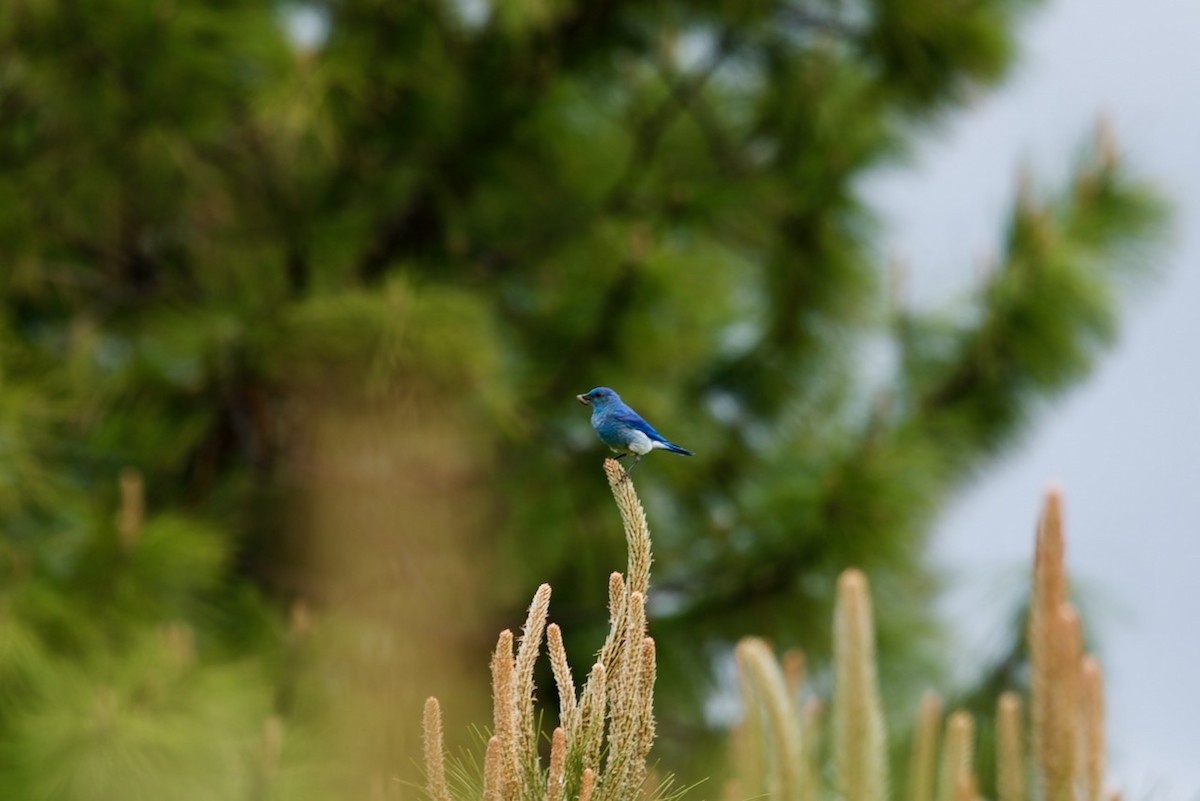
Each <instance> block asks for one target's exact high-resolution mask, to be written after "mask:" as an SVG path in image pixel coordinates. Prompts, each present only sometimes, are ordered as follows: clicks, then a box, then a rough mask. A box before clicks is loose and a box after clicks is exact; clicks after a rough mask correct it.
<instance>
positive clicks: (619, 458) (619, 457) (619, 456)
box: [612, 453, 629, 462]
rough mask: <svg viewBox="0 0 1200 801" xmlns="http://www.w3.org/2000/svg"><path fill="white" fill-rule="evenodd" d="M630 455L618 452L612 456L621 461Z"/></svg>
mask: <svg viewBox="0 0 1200 801" xmlns="http://www.w3.org/2000/svg"><path fill="white" fill-rule="evenodd" d="M628 455H629V454H628V453H618V454H617V455H616V456H614V457H612V458H614V459H616V460H617V461H618V462H619V461H621V460H622V459H624V458H625V457H626V456H628Z"/></svg>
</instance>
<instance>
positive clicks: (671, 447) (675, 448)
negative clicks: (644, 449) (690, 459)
mask: <svg viewBox="0 0 1200 801" xmlns="http://www.w3.org/2000/svg"><path fill="white" fill-rule="evenodd" d="M662 446H663V448H664V449H665V450H668V451H670V452H671V453H682V454H683V455H684V456H695V455H696V454H694V453H692V452H691V451H689V450H688V449H687V448H681V447H679V446H678V445H676V444H675V443H674V442H666V441H665V440H664V441H663V443H662Z"/></svg>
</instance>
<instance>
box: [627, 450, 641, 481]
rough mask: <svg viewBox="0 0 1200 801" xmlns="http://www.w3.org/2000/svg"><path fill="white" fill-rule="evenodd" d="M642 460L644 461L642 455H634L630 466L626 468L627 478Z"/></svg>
mask: <svg viewBox="0 0 1200 801" xmlns="http://www.w3.org/2000/svg"><path fill="white" fill-rule="evenodd" d="M640 461H642V457H641V456H640V455H638V456H635V457H633V462H632V463H631V464H630V465H629V467H627V468H625V478H629V474H630V473H632V472H633V468H635V467H637V464H638V462H640Z"/></svg>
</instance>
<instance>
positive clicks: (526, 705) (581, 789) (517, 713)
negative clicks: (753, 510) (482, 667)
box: [424, 459, 1118, 801]
mask: <svg viewBox="0 0 1200 801" xmlns="http://www.w3.org/2000/svg"><path fill="white" fill-rule="evenodd" d="M605 472H606V474H607V476H608V481H609V485H610V486H611V488H612V491H613V496H614V498H615V500H616V502H617V506H618V508H619V509H620V511H621V517H622V521H623V523H624V527H625V536H626V541H627V544H628V546H629V566H628V569H627V572H626V573H625V574H624V575H622V574H620V573H613V574H612V576H611V577H610V581H609V618H610V630H609V633H608V637H607V639H606V640H605V643H604V646H603V648H602V649H601V650H600V653H599V654H598V655H597V659H596V662H595V664H594V665H593V667H592V669H591V671H590V672H589V674H588V677H587V681H586V683H585V684H584V686H583V687H582V689H581V690H580V691H579V692H578V693H577V691H576V688H575V685H574V680H573V678H572V675H571V670H570V667H569V665H568V661H567V657H566V652H565V650H564V649H563V644H562V635H561V632H560V631H559V629H558V627H557V626H556V625H554V624H550V625H549V626H547V624H546V621H547V616H548V609H549V601H550V586H549V585H542V586H541V587H540V588H539V589H538V591H537V594H536V595H535V596H534V599H533V603H532V604H531V605H530V608H529V616H528V618H527V619H526V622H525V626H524V628H523V629H522V633H521V637H520V638H519V641H517V642H516V643H515V645H516V650H515V653H514V637H513V635H512V632H510V631H505V632H503V633H502V634H501V636H500V639H499V642H498V644H497V647H496V651H495V653H494V655H493V658H492V695H493V726H492V735H491V737H490V738H489V739H488V742H487V749H486V755H485V757H484V760H483V767H482V770H481V771H477V773H478V774H480V775H474V774H473V773H472V771H470V770H467V769H464V767H463V766H462V765H461V764H452V765H451V770H450V771H449V772H448V771H447V766H446V757H445V751H444V746H443V741H442V723H441V713H440V708H439V706H438V702H437V700H436V699H434V698H430V699H429V700H428V701H427V703H426V706H425V718H424V730H425V767H426V790H427V792H428V794H429V796H430V798H431V799H433V801H467V800H468V799H471V801H475V800H476V799H482V801H639V800H640V799H659V800H660V801H661V800H662V799H666V798H674V797H677V796H679V795H680V794H682V792H683V791H681V790H679V789H678V788H676V787H675V786H674V785H673V783H672V781H671V780H670V779H668V780H666V781H664V782H661V783H657V782H655V781H652V780H650V779H649V778H648V777H649V776H650V775H651V771H650V769H649V767H648V763H647V760H648V758H649V753H650V747H651V745H652V743H653V740H654V731H655V730H654V712H653V691H654V679H655V650H654V640H653V639H651V638H650V637H649V636H647V633H646V615H645V600H646V594H647V591H648V589H649V579H650V561H651V555H650V536H649V530H648V528H647V526H646V518H645V513H644V511H643V509H642V506H641V503H640V502H639V500H638V498H637V495H636V493H635V492H634V489H633V484H632V482H631V481H629V480H627V478H626V477H625V474H624V471H623V470H622V468H621V467H620V465H619V464H618V463H617V462H616V461H614V460H611V459H610V460H607V461H606V462H605ZM1029 608H1030V612H1029V624H1028V632H1027V635H1028V644H1029V655H1030V670H1031V682H1030V685H1031V686H1030V694H1029V699H1028V703H1025V702H1023V701H1022V699H1021V696H1020V695H1018V694H1017V693H1016V692H1005V693H1003V694H1001V696H1000V697H999V698H998V699H997V708H996V733H995V743H996V754H995V760H996V766H997V769H996V787H995V788H993V789H994V795H991V796H988V795H987V794H986V792H985V788H981V787H980V786H979V782H978V781H977V779H976V777H975V773H974V769H973V767H972V766H973V764H974V756H975V753H974V751H975V746H974V743H975V730H974V729H975V724H974V721H973V719H972V718H971V716H970V715H969V714H968V713H966V712H965V711H961V710H958V711H952V712H951V713H950V714H949V715H946V716H943V712H942V702H941V699H940V698H939V696H938V695H937V694H936V693H932V692H930V693H927V694H926V695H925V697H923V698H922V699H921V702H920V705H919V710H918V714H917V721H916V727H915V730H914V734H913V737H912V753H911V756H910V760H909V767H908V777H907V778H908V782H907V786H906V788H905V794H904V796H903V797H904V799H905V801H982V800H983V799H984V798H985V797H991V798H995V799H996V801H1030V800H1031V799H1032V800H1033V801H1114V800H1115V799H1116V798H1118V796H1117V795H1116V794H1115V793H1111V792H1109V791H1106V789H1105V786H1104V767H1105V760H1104V699H1103V687H1102V681H1101V673H1100V667H1099V663H1098V662H1097V660H1096V659H1095V658H1094V657H1093V656H1091V655H1087V654H1084V653H1083V645H1082V636H1081V631H1080V621H1079V615H1078V613H1077V612H1076V610H1075V609H1074V607H1073V606H1072V605H1071V603H1070V602H1069V601H1068V598H1067V578H1066V572H1065V569H1064V563H1063V533H1062V501H1061V496H1060V494H1059V492H1058V491H1057V490H1055V489H1052V490H1051V491H1050V492H1049V493H1048V494H1047V497H1046V500H1045V505H1044V508H1043V511H1042V515H1041V519H1040V521H1039V524H1038V531H1037V548H1036V556H1035V560H1034V570H1033V584H1032V598H1031V602H1030V606H1029ZM543 637H545V639H546V642H547V646H548V647H547V650H548V652H549V658H550V662H551V666H552V668H553V674H554V679H555V683H556V685H557V688H558V694H559V698H560V709H559V721H560V725H559V726H558V727H557V728H555V729H554V731H553V733H552V734H551V736H550V743H551V747H550V756H549V760H548V764H546V765H543V760H542V759H541V758H540V757H539V749H538V740H539V737H540V736H541V735H540V732H539V730H538V725H537V720H538V718H537V716H536V713H535V708H534V707H535V704H534V691H535V688H534V683H533V675H534V667H535V665H536V662H537V659H538V657H539V656H540V652H541V645H542V640H543ZM734 653H735V658H736V663H737V666H738V676H739V682H740V693H741V700H742V706H743V709H744V717H743V720H742V722H741V723H740V724H739V725H738V726H737V727H736V729H735V730H734V731H733V732H732V735H731V749H730V750H731V754H732V762H733V765H732V768H733V771H732V773H733V778H732V779H730V780H729V781H728V782H726V783H725V784H724V786H723V787H722V788H721V790H720V792H719V794H720V795H721V796H722V801H747V800H748V799H769V801H822V799H830V800H832V799H837V800H838V801H887V799H889V798H891V797H901V793H900V792H898V791H897V788H896V787H895V786H894V785H893V783H892V782H891V780H890V777H889V775H888V749H887V734H886V732H887V726H886V723H885V720H884V717H883V705H882V702H881V696H880V688H879V682H878V677H877V669H876V665H877V663H876V657H875V634H874V622H873V615H872V608H871V598H870V588H869V584H868V581H867V578H866V576H865V575H864V574H862V573H861V572H859V571H857V570H853V569H851V570H847V571H845V572H844V573H843V574H842V575H841V576H840V577H839V580H838V585H837V602H836V606H835V610H834V643H833V691H832V698H830V699H828V702H826V701H825V700H822V699H820V698H818V697H817V696H816V695H815V694H812V693H808V692H807V691H806V689H805V686H804V657H803V654H801V653H800V652H799V651H789V652H786V653H784V654H783V655H782V657H777V656H776V654H775V653H774V651H773V650H772V649H771V647H770V646H769V645H768V644H767V643H766V642H765V641H763V640H761V639H758V638H755V637H746V638H744V639H743V640H742V641H741V642H739V643H738V645H737V647H736V649H735V652H734ZM943 717H944V719H943ZM939 740H940V743H939ZM701 792H702V791H701V788H693V789H692V790H691V791H689V792H688V795H692V794H695V795H697V797H698V796H699V795H700V794H701Z"/></svg>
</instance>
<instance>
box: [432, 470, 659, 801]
mask: <svg viewBox="0 0 1200 801" xmlns="http://www.w3.org/2000/svg"><path fill="white" fill-rule="evenodd" d="M604 470H605V474H606V475H607V477H608V482H609V486H610V487H611V489H612V493H613V498H614V499H615V500H616V503H617V508H618V509H619V510H620V512H621V520H622V523H623V525H624V529H625V539H626V544H627V546H628V552H629V557H628V567H627V569H626V572H625V573H624V574H621V573H613V574H612V575H611V576H609V582H608V589H609V599H608V608H609V631H608V635H607V637H606V638H605V641H604V645H603V646H602V647H601V649H600V652H599V654H598V655H597V658H596V661H595V663H594V664H593V665H592V668H591V670H590V672H589V673H588V677H587V680H586V681H585V682H584V683H583V686H582V688H580V689H579V690H578V692H577V691H576V686H575V681H574V678H573V676H572V674H571V668H570V664H569V663H568V660H567V654H566V650H565V648H564V646H563V639H562V632H561V631H560V629H559V627H558V626H557V625H556V624H554V623H550V624H549V625H547V618H548V615H549V608H550V595H551V589H550V585H549V584H543V585H541V586H540V587H539V588H538V590H537V592H536V593H535V594H534V597H533V601H532V603H530V605H529V613H528V616H527V617H526V620H525V625H524V626H523V627H522V629H521V635H520V637H519V638H514V636H513V633H512V632H511V631H509V630H507V629H506V630H505V631H502V632H501V633H500V637H499V640H498V641H497V643H496V649H495V651H494V653H493V656H492V663H491V672H492V706H493V720H492V734H491V736H490V737H489V738H488V740H487V747H486V751H485V756H484V766H483V777H482V778H483V782H482V787H473V786H467V787H462V788H457V789H458V790H460V791H461V795H460V797H461V798H467V797H471V798H483V799H484V801H576V799H578V801H623V800H624V799H633V798H640V797H642V795H643V793H646V792H651V793H652V794H653V792H658V793H659V794H665V793H666V792H667V791H668V790H669V788H670V781H669V780H668V781H667V782H665V783H664V784H662V785H660V787H659V788H646V787H645V786H644V785H646V782H647V777H648V775H649V770H648V763H647V759H648V757H649V754H650V748H651V746H652V745H653V743H654V737H655V722H654V682H655V678H656V675H657V667H656V665H657V663H656V654H655V645H654V640H653V639H652V638H651V637H649V636H648V634H647V629H646V597H647V594H648V592H649V588H650V563H651V553H650V530H649V527H648V526H647V524H646V515H645V512H644V511H643V509H642V505H641V502H640V501H639V500H638V497H637V493H636V491H635V490H634V488H633V482H632V481H629V480H628V479H627V477H626V475H625V471H624V469H623V468H622V467H621V466H620V463H619V462H617V461H616V460H615V459H607V460H605V463H604ZM543 636H544V637H545V641H546V644H547V653H548V657H549V659H550V666H551V669H552V671H553V675H554V681H555V684H556V685H557V690H558V696H559V726H558V727H557V728H555V729H554V731H553V732H552V733H551V734H550V757H549V762H548V764H543V760H542V759H541V757H540V756H539V751H538V745H539V741H540V739H541V737H542V732H540V731H539V729H538V722H539V717H538V715H537V711H536V704H535V702H536V699H537V688H536V687H535V685H534V672H535V667H536V664H537V660H538V659H539V657H540V656H541V653H542V640H543ZM514 646H515V649H516V650H515V653H514ZM441 726H442V724H441V713H440V707H439V704H438V701H437V699H435V698H430V699H429V700H428V701H427V702H426V707H425V720H424V729H425V744H426V745H425V766H426V768H425V772H426V790H427V791H428V793H429V795H430V797H431V798H432V799H434V801H452V798H454V796H453V795H452V790H451V787H450V785H449V784H448V782H447V780H446V775H447V771H446V762H445V759H446V757H445V752H444V746H443V745H442V734H441Z"/></svg>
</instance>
